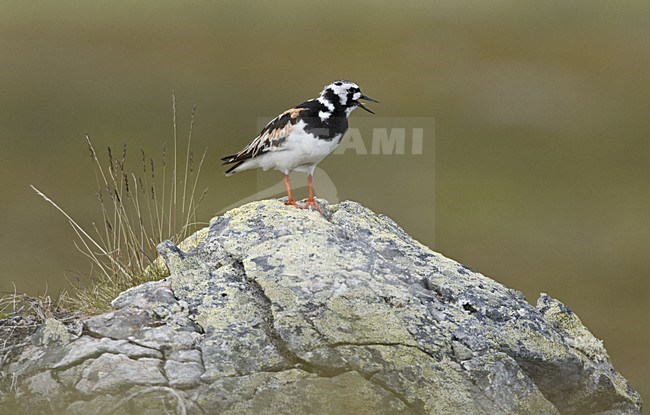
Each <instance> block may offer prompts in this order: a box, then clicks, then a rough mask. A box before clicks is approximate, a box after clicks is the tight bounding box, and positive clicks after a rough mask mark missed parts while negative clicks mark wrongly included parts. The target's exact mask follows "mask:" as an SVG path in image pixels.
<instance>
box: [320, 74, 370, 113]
mask: <svg viewBox="0 0 650 415" xmlns="http://www.w3.org/2000/svg"><path fill="white" fill-rule="evenodd" d="M362 96H363V94H362V93H361V89H360V88H359V86H358V85H357V84H355V83H354V82H352V81H344V80H338V81H334V82H332V83H331V84H329V85H327V86H326V87H325V88H323V91H322V92H321V93H320V97H318V102H320V103H321V104H323V105H324V106H325V107H326V108H327V111H322V112H321V113H320V114H319V116H320V118H321V119H323V118H328V117H329V116H331V114H332V113H334V112H339V111H343V112H345V115H346V116H348V115H350V113H351V112H352V111H353V110H354V109H355V108H357V107H358V106H359V98H361V97H362Z"/></svg>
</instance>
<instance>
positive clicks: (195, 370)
mask: <svg viewBox="0 0 650 415" xmlns="http://www.w3.org/2000/svg"><path fill="white" fill-rule="evenodd" d="M165 374H166V375H167V379H168V380H169V386H171V387H174V388H187V387H190V386H196V385H198V384H199V383H201V375H202V374H203V365H201V364H200V363H196V362H177V361H175V360H167V362H165Z"/></svg>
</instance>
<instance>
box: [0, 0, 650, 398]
mask: <svg viewBox="0 0 650 415" xmlns="http://www.w3.org/2000/svg"><path fill="white" fill-rule="evenodd" d="M648 22H650V3H649V2H647V1H635V2H630V1H620V2H613V1H571V2H520V1H488V2H480V1H474V2H462V1H440V2H435V3H433V2H424V1H415V2H408V3H407V2H393V3H388V2H379V1H358V2H332V1H330V2H289V1H283V2H255V3H253V2H240V1H219V2H210V1H175V2H171V1H160V0H157V1H133V0H132V1H111V2H82V1H57V2H46V1H9V0H2V1H0V94H1V95H0V143H1V145H2V149H1V150H0V169H1V170H0V171H1V173H2V174H1V176H0V189H1V192H0V195H1V198H2V199H1V200H2V202H1V203H0V263H1V264H2V268H1V269H2V271H1V273H0V289H1V290H3V291H12V290H13V287H12V282H14V283H15V285H16V287H17V289H18V291H25V292H28V293H31V294H37V293H43V292H44V291H45V289H46V287H47V289H48V290H49V293H50V294H56V292H58V291H59V290H60V289H62V288H65V287H66V274H67V275H68V277H70V276H71V275H74V273H75V272H85V271H87V270H88V268H89V267H88V265H87V263H86V262H85V260H84V258H83V257H82V256H81V255H80V254H79V253H77V252H76V249H75V247H74V245H73V242H72V241H73V237H74V234H73V233H72V231H71V230H70V229H69V227H68V224H67V222H66V221H65V220H64V218H63V217H62V216H61V215H60V214H59V213H58V212H56V211H55V210H54V209H53V208H52V207H50V206H49V205H47V204H46V203H45V202H43V200H41V199H40V198H39V197H38V196H36V195H35V194H34V193H33V192H32V191H31V189H30V188H29V184H34V185H36V186H38V187H39V188H40V189H41V190H43V191H45V192H46V193H48V194H49V195H50V196H52V197H53V198H54V199H55V200H56V201H57V202H59V203H60V204H61V205H62V207H64V208H65V209H66V210H67V211H68V212H69V213H70V214H71V215H73V216H74V217H75V218H77V219H78V220H79V221H80V222H81V223H84V224H88V223H90V221H91V220H97V214H98V209H97V200H96V198H95V181H94V176H93V174H92V168H91V166H90V161H89V158H88V153H87V149H86V147H85V143H84V140H83V133H86V132H87V133H89V134H90V135H91V136H92V137H93V139H94V142H95V145H96V147H97V148H98V149H99V150H102V151H103V150H104V149H105V148H106V146H109V145H110V146H112V147H114V148H120V147H121V144H122V141H123V140H127V142H128V144H129V146H130V149H131V150H132V153H131V154H132V156H133V157H134V158H135V159H137V157H138V156H137V153H138V152H139V148H140V147H143V148H144V149H145V150H146V151H147V152H149V153H156V152H159V151H160V149H161V146H162V143H163V142H167V143H168V145H169V144H170V143H171V137H172V127H171V98H170V95H171V91H172V90H175V91H176V94H177V99H178V109H179V114H178V118H179V125H180V128H179V132H180V133H181V135H184V134H185V133H186V131H187V124H188V123H189V114H190V111H191V107H192V105H194V104H196V105H197V106H198V112H197V123H196V126H195V135H194V143H195V144H196V145H195V148H196V150H197V151H200V150H201V149H202V148H203V147H204V146H209V154H208V158H207V164H206V166H205V167H204V171H203V179H204V183H205V184H207V185H209V187H210V189H209V193H208V195H207V196H206V199H205V200H204V201H203V203H202V205H201V209H200V210H199V218H200V219H201V220H204V221H207V220H209V218H210V217H211V216H212V214H214V213H215V212H218V211H219V210H221V209H222V208H223V207H225V206H228V205H230V204H232V203H235V202H237V201H238V200H240V199H242V198H244V197H246V196H248V195H251V194H253V193H254V192H255V191H257V190H258V185H257V177H258V176H257V175H256V174H255V173H250V172H248V173H244V174H240V175H236V176H234V177H231V178H228V179H226V178H225V177H224V176H223V174H222V172H223V169H222V168H221V167H220V166H219V165H218V158H219V157H221V156H224V155H227V154H230V153H231V152H233V151H236V150H238V149H239V148H241V147H242V146H243V145H244V144H246V143H247V142H248V140H249V139H251V138H252V137H253V136H254V135H255V133H256V132H257V131H256V130H257V126H258V119H259V118H260V117H265V116H273V115H275V114H277V113H278V112H280V111H283V110H284V109H286V108H288V107H290V106H291V105H294V104H296V103H299V102H301V101H303V100H304V99H307V98H311V97H313V96H315V95H316V94H317V92H318V91H319V90H320V89H321V88H322V86H323V85H325V84H327V83H329V82H330V81H332V80H334V79H337V78H347V79H352V80H354V81H355V82H357V83H359V84H360V85H361V87H362V89H363V90H364V92H365V93H367V94H368V95H370V96H372V97H375V98H377V99H379V100H380V101H381V104H379V105H374V106H373V108H374V109H375V110H376V111H377V112H378V117H434V118H435V122H436V137H435V143H434V142H432V140H431V141H428V142H427V143H425V148H424V152H425V154H424V155H422V156H419V158H418V156H408V155H405V156H397V155H394V156H372V155H367V156H362V155H354V154H351V153H350V152H346V154H345V155H338V156H337V155H335V156H331V157H330V158H328V159H326V160H325V161H324V162H323V163H322V164H321V165H320V167H322V168H323V169H324V170H325V171H326V172H327V174H328V175H329V177H330V178H331V179H332V180H333V182H334V183H335V185H336V190H337V194H338V197H339V198H340V199H353V200H357V201H360V202H362V203H363V204H365V205H367V206H369V207H370V208H372V209H374V210H376V211H378V212H382V213H386V214H388V215H390V216H391V217H392V218H394V219H395V220H396V221H397V222H398V223H400V224H401V225H402V226H403V227H404V228H405V229H406V230H407V231H408V232H410V233H412V234H413V235H414V236H415V237H417V238H418V239H419V240H421V241H422V242H423V243H425V244H428V245H429V246H432V247H433V248H435V249H436V250H438V251H440V252H442V253H443V254H445V255H447V256H449V257H452V258H454V259H456V260H458V261H460V262H462V263H464V264H466V265H468V266H470V267H472V268H474V269H476V270H478V271H480V272H482V273H484V274H486V275H488V276H490V277H492V278H494V279H496V280H498V281H500V282H502V283H503V284H505V285H507V286H509V287H513V288H516V289H518V290H521V291H522V292H524V294H525V295H526V297H527V298H528V299H529V301H531V302H532V303H533V304H534V303H535V301H536V299H537V296H538V295H539V293H540V292H547V293H549V294H550V295H552V296H553V297H556V298H558V299H560V300H561V301H563V302H565V303H566V304H567V305H569V306H570V307H571V308H572V309H573V310H574V311H576V312H577V313H578V315H579V316H580V318H581V319H582V320H583V322H584V323H585V324H586V325H587V326H588V327H589V328H590V329H591V330H592V332H593V333H594V334H595V335H596V336H597V337H599V338H602V339H604V342H605V346H606V347H607V349H608V351H609V352H610V355H611V357H612V359H613V361H614V364H615V366H616V367H617V368H618V369H619V370H620V371H621V372H622V373H623V375H624V376H626V377H627V378H628V379H629V380H630V381H631V382H632V384H633V385H634V386H635V387H636V388H637V389H638V390H639V391H640V392H641V393H642V395H645V396H646V397H647V396H650V395H649V393H650V380H649V377H648V376H647V373H648V370H649V369H650V331H649V330H648V328H649V324H648V317H649V316H650V295H649V294H650V287H649V283H648V277H649V275H648V274H649V272H650V260H649V259H648V254H649V253H648V248H649V247H650V221H649V219H650V134H649V133H650V123H649V122H648V120H649V117H648V115H649V114H648V109H649V104H650V41H649V39H650V24H648ZM360 112H361V111H357V112H355V113H354V115H353V119H352V125H353V126H354V124H355V122H357V123H359V124H360V125H372V122H373V121H372V118H369V117H367V116H368V114H365V113H360ZM355 120H356V121H355ZM368 145H369V144H368ZM434 156H435V166H434V164H433V162H432V160H433V159H434ZM423 160H426V162H423ZM267 174H277V173H267ZM433 174H435V183H434V182H433V180H432V178H433ZM277 178H278V179H279V177H277ZM316 179H317V183H318V177H316ZM298 192H299V196H302V197H304V196H305V191H304V189H300V190H298ZM434 196H435V199H434ZM434 241H435V242H434Z"/></svg>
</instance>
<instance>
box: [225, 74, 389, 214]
mask: <svg viewBox="0 0 650 415" xmlns="http://www.w3.org/2000/svg"><path fill="white" fill-rule="evenodd" d="M360 100H365V101H370V102H376V103H379V101H377V100H376V99H373V98H370V97H368V96H366V95H364V94H363V93H362V92H361V89H360V88H359V86H358V85H357V84H355V83H354V82H352V81H346V80H336V81H334V82H332V83H330V84H329V85H327V86H325V87H324V88H323V90H322V91H321V93H320V95H319V96H318V97H317V98H314V99H310V100H308V101H305V102H303V103H302V104H300V105H297V106H295V107H293V108H291V109H288V110H286V111H284V112H283V113H281V114H280V115H278V116H277V117H275V118H273V119H272V120H271V121H269V123H268V124H266V126H265V127H264V128H263V129H262V131H261V132H260V133H259V134H258V135H257V137H255V138H254V139H253V141H251V142H250V143H249V144H248V145H247V146H246V147H244V148H243V149H242V150H241V151H239V152H238V153H236V154H233V155H230V156H226V157H223V158H222V159H221V161H223V164H224V165H227V164H234V165H233V166H231V167H230V168H229V169H228V170H226V172H225V174H226V176H231V175H233V174H235V173H238V172H240V171H243V170H249V169H255V168H261V169H263V170H264V171H267V170H269V169H275V170H279V171H280V172H281V173H283V174H284V186H285V189H286V191H287V202H286V203H285V204H286V205H291V206H294V207H296V208H301V209H310V210H314V209H316V210H318V211H319V212H320V213H321V214H323V210H322V208H321V207H320V205H319V204H318V203H317V202H316V201H315V200H314V189H313V185H312V180H313V174H314V169H315V168H316V165H317V164H318V163H320V162H321V161H322V160H323V159H324V158H325V157H327V156H328V155H329V154H330V153H331V152H332V151H334V149H335V148H336V147H337V146H338V145H339V144H340V143H341V139H342V138H343V135H344V134H345V132H346V131H347V129H348V117H349V116H350V114H351V113H352V111H354V110H355V109H356V108H362V109H364V110H365V111H368V112H369V113H371V114H374V112H373V111H372V110H370V109H369V108H367V107H366V106H365V105H364V103H362V102H361V101H360ZM292 171H299V172H305V173H307V187H308V191H309V197H308V198H307V201H306V202H305V204H304V205H302V206H301V205H299V204H298V203H296V201H295V199H294V198H293V195H292V194H291V181H290V180H289V174H290V173H291V172H292Z"/></svg>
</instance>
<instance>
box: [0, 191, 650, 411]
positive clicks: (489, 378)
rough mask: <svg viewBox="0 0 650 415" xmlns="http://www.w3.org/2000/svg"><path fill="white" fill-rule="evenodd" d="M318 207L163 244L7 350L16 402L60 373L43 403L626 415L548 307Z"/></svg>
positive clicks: (562, 315) (573, 320) (350, 205)
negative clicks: (77, 311) (95, 302)
mask: <svg viewBox="0 0 650 415" xmlns="http://www.w3.org/2000/svg"><path fill="white" fill-rule="evenodd" d="M323 205H324V207H325V210H326V211H327V213H328V215H327V217H323V216H321V215H320V214H318V213H317V212H310V211H304V210H298V209H294V208H292V207H287V206H284V204H283V203H282V202H281V201H277V200H267V201H261V202H254V203H249V204H247V205H244V206H242V207H240V208H237V209H233V210H232V211H229V212H227V213H226V214H224V215H223V216H220V217H217V218H214V219H213V220H212V221H211V222H210V226H208V227H206V228H204V229H202V230H200V231H199V232H197V233H195V234H194V235H192V237H190V238H188V239H187V240H186V241H184V242H183V243H181V244H179V245H178V246H175V245H174V244H172V243H171V242H168V241H167V242H164V243H162V244H161V245H160V246H159V252H160V254H161V259H159V260H157V261H156V262H155V264H154V266H155V267H156V268H157V269H158V271H160V270H162V269H163V268H167V269H168V270H169V273H170V276H169V277H168V278H166V279H165V280H162V281H159V282H150V283H146V284H143V285H141V286H139V287H134V288H132V289H130V290H127V291H125V292H124V293H122V294H120V296H118V298H117V299H115V300H114V301H113V306H114V308H115V309H116V310H115V311H112V312H110V313H107V314H103V315H100V316H93V317H90V318H88V319H86V320H84V327H85V334H84V335H83V336H81V337H80V338H78V339H71V341H69V342H68V343H67V344H64V343H65V342H61V341H53V342H51V343H49V344H48V345H47V346H45V345H44V343H42V342H36V344H37V345H28V346H26V347H25V348H24V349H23V350H22V351H20V352H18V353H15V354H14V355H12V356H10V359H9V360H8V362H7V363H8V367H9V369H10V370H12V373H15V374H16V376H18V379H19V390H21V391H25V392H24V393H23V396H22V397H21V398H22V399H21V400H20V402H19V404H20V405H23V407H24V408H28V407H29V405H30V402H32V399H31V398H30V396H29V395H36V392H35V391H33V392H30V391H29V386H27V385H32V388H34V387H36V389H35V390H45V389H47V388H48V387H53V388H55V386H54V385H55V384H57V385H58V383H57V380H58V381H60V382H61V383H62V384H63V385H64V386H65V387H66V388H68V389H69V388H71V387H72V386H74V387H75V388H76V389H77V390H78V393H79V395H81V396H80V397H78V398H75V397H74V396H68V395H66V394H65V393H63V392H58V391H57V389H52V393H53V394H55V395H56V394H58V395H61V396H66V398H69V399H68V400H65V399H61V398H59V399H53V400H52V403H51V406H50V409H51V411H52V413H57V411H58V412H61V413H72V414H75V413H80V414H81V413H89V412H87V411H91V413H96V414H99V415H104V414H110V413H123V412H124V411H125V410H126V408H137V409H136V411H137V412H135V413H163V412H164V411H168V408H175V410H176V411H177V413H187V414H205V413H219V414H275V413H305V414H308V413H318V414H376V413H382V414H437V413H450V414H454V413H472V414H478V415H481V414H497V415H498V414H576V415H578V414H598V413H601V414H610V413H611V414H614V413H616V414H639V413H640V411H641V406H642V404H641V399H640V397H639V395H638V393H637V392H636V391H634V389H632V387H631V386H630V385H629V383H628V382H627V381H626V380H625V379H624V378H623V377H622V376H621V375H620V374H619V373H618V372H616V370H615V369H614V367H613V366H612V364H611V361H610V359H609V356H608V355H607V352H606V350H605V348H604V347H603V344H602V342H601V341H600V340H598V339H597V338H595V337H594V336H593V335H592V334H591V333H590V332H589V330H588V329H587V328H586V327H584V325H583V324H582V323H581V322H580V320H579V319H578V317H577V316H576V315H575V314H574V313H573V312H571V310H570V309H569V308H568V307H566V306H565V305H564V304H562V303H561V302H559V301H557V300H555V299H553V298H551V297H549V296H548V295H546V294H542V295H541V296H540V298H539V300H538V303H537V306H536V307H533V306H531V305H530V304H528V303H527V302H526V300H525V299H524V297H523V295H522V294H521V293H519V292H517V291H515V290H512V289H509V288H507V287H504V286H503V285H501V284H499V283H497V282H496V281H494V280H492V279H490V278H487V277H485V276H483V275H481V274H479V273H477V272H474V271H472V270H470V269H468V268H466V267H464V266H463V265H461V264H459V263H457V262H455V261H453V260H450V259H448V258H445V257H444V256H442V255H440V254H438V253H436V252H433V251H431V250H430V249H428V248H427V247H425V246H423V245H422V244H420V243H418V242H417V241H415V240H413V239H412V238H411V237H410V236H409V235H408V234H406V233H405V232H404V231H403V230H402V229H401V228H400V227H399V226H398V225H397V224H395V222H393V221H392V220H390V219H389V218H387V217H385V216H383V215H377V214H375V213H373V212H371V211H370V210H368V209H366V208H364V207H363V206H361V205H359V204H357V203H354V202H342V203H340V204H338V205H333V206H330V205H327V203H326V202H324V201H323ZM43 373H49V374H50V375H49V376H50V377H51V380H50V378H48V375H47V374H43ZM28 379H31V381H28ZM51 381H53V382H55V383H51ZM28 382H30V383H28ZM0 383H1V382H0ZM36 385H41V386H38V387H37V386H36ZM48 385H49V386H48ZM39 388H40V389H39ZM44 388H45V389H44ZM0 389H2V391H3V393H4V394H5V395H6V394H7V391H8V390H9V388H7V387H6V386H2V388H0ZM67 393H69V392H67ZM34 399H35V398H34ZM75 400H76V402H75ZM71 402H72V403H71ZM161 402H162V403H161ZM156 405H158V406H156ZM160 405H162V407H161V406H160ZM151 408H154V409H151ZM161 408H162V409H161ZM156 411H158V412H156ZM44 413H47V412H44Z"/></svg>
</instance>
